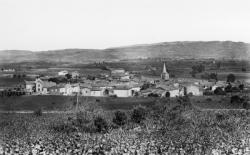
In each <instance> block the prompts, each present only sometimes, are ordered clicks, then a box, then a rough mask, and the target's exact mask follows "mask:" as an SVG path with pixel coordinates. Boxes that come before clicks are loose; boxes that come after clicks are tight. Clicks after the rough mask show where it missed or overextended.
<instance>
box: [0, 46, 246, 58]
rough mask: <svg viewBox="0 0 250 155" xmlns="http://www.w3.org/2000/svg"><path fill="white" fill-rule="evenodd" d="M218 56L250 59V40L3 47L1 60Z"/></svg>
mask: <svg viewBox="0 0 250 155" xmlns="http://www.w3.org/2000/svg"><path fill="white" fill-rule="evenodd" d="M155 57H162V58H163V57H165V58H173V59H179V58H196V59H199V58H215V59H222V58H225V59H232V58H234V59H245V60H248V59H250V44H247V43H243V42H231V41H224V42H221V41H210V42H163V43H156V44H144V45H134V46H126V47H117V48H108V49H103V50H96V49H63V50H53V51H39V52H32V51H18V50H6V51H0V62H2V63H5V62H23V61H47V62H72V63H86V62H94V61H104V60H105V61H110V60H111V61H112V60H121V59H135V58H155Z"/></svg>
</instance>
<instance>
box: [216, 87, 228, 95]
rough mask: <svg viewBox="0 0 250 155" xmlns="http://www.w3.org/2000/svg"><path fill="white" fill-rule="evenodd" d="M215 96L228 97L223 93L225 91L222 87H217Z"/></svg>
mask: <svg viewBox="0 0 250 155" xmlns="http://www.w3.org/2000/svg"><path fill="white" fill-rule="evenodd" d="M214 94H215V95H226V92H224V91H223V89H222V88H221V87H217V88H216V89H215V90H214Z"/></svg>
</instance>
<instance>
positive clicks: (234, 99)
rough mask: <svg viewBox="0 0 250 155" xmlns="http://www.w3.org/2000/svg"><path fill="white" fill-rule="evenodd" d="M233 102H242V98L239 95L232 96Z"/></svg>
mask: <svg viewBox="0 0 250 155" xmlns="http://www.w3.org/2000/svg"><path fill="white" fill-rule="evenodd" d="M231 103H241V98H240V97H239V96H238V95H234V96H232V97H231Z"/></svg>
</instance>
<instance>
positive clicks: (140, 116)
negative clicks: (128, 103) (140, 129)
mask: <svg viewBox="0 0 250 155" xmlns="http://www.w3.org/2000/svg"><path fill="white" fill-rule="evenodd" d="M146 114H147V113H146V108H145V107H142V106H138V107H136V108H134V109H133V111H132V114H131V120H132V121H133V122H135V123H141V122H142V121H143V120H144V119H145V118H146Z"/></svg>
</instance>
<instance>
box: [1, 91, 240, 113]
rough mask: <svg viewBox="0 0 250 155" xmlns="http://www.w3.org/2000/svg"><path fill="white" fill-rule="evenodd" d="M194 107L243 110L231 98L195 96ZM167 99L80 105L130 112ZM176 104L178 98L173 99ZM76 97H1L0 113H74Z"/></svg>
mask: <svg viewBox="0 0 250 155" xmlns="http://www.w3.org/2000/svg"><path fill="white" fill-rule="evenodd" d="M190 99H191V103H192V105H193V106H196V107H198V108H202V109H241V108H242V105H241V104H231V103H230V97H229V96H200V97H197V96H193V97H190ZM168 100H169V99H167V98H154V97H152V98H149V97H148V98H144V97H138V98H137V97H133V98H111V97H79V105H84V104H86V103H92V104H98V105H100V106H101V107H102V108H103V109H104V110H117V109H120V110H130V109H132V108H133V107H135V106H138V105H143V106H147V107H151V106H153V105H154V103H155V102H158V101H161V102H166V101H168ZM170 100H171V101H173V102H176V100H178V98H171V99H170ZM75 106H76V97H75V96H52V95H48V96H19V97H0V111H35V110H37V109H42V110H43V111H72V110H75Z"/></svg>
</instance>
